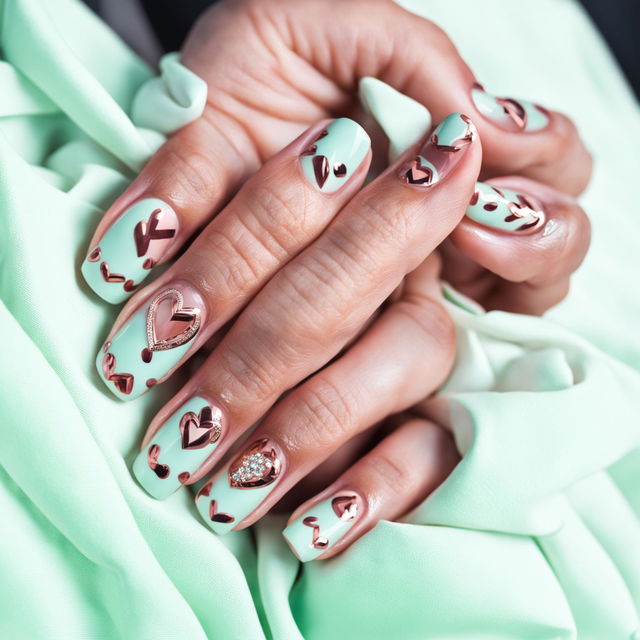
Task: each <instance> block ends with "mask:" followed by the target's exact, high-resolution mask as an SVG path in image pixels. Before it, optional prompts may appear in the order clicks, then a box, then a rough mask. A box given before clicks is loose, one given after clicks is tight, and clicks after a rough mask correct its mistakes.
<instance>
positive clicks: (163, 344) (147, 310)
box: [96, 284, 205, 400]
mask: <svg viewBox="0 0 640 640" xmlns="http://www.w3.org/2000/svg"><path fill="white" fill-rule="evenodd" d="M204 319H205V307H204V303H203V300H202V297H201V296H200V294H199V293H198V292H197V291H196V290H195V289H194V288H193V287H191V286H189V285H186V284H177V285H175V286H174V287H172V288H168V289H163V290H161V291H160V292H159V293H157V294H156V295H155V296H154V297H153V298H151V299H150V300H149V301H148V302H147V303H146V304H145V305H143V306H142V307H141V308H139V309H138V310H137V311H136V312H135V313H134V314H133V315H132V316H131V318H130V319H129V320H128V321H127V322H126V324H125V325H124V326H123V327H122V328H121V329H120V331H118V333H117V334H116V335H115V336H113V338H111V340H109V341H108V342H106V343H105V344H104V346H103V348H102V351H101V352H100V353H98V356H97V358H96V367H97V369H98V374H99V375H100V377H101V378H102V380H103V381H104V383H105V384H106V385H107V387H108V388H109V389H110V390H111V391H112V392H113V393H114V395H116V396H117V397H118V398H120V399H122V400H131V399H133V398H137V397H138V396H140V395H142V394H143V393H144V392H145V391H147V390H148V389H150V388H151V387H152V386H154V385H155V384H156V383H157V381H158V380H159V379H160V378H162V377H163V376H165V375H166V374H167V373H168V372H169V370H170V369H172V368H173V367H174V366H175V365H177V364H178V362H179V361H180V359H181V358H182V357H183V356H184V355H185V353H186V352H187V351H188V350H189V348H190V347H191V344H192V341H193V339H194V338H195V337H196V335H197V334H198V331H199V330H200V327H201V326H202V325H203V323H204Z"/></svg>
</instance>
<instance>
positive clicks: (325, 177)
mask: <svg viewBox="0 0 640 640" xmlns="http://www.w3.org/2000/svg"><path fill="white" fill-rule="evenodd" d="M370 146H371V141H370V140H369V136H368V135H367V133H366V131H365V130H364V129H363V128H362V127H361V126H360V125H359V124H358V123H356V122H354V121H353V120H350V119H349V118H339V119H338V120H334V121H333V122H332V123H331V124H330V125H328V126H327V128H326V129H324V130H323V131H322V132H321V133H320V134H319V136H318V137H317V138H316V139H315V141H314V142H313V144H312V145H311V146H310V147H309V148H308V149H307V150H306V151H305V152H304V153H303V154H302V157H301V159H300V163H301V165H302V170H303V172H304V174H305V176H306V177H307V179H308V180H309V182H311V184H313V185H314V186H315V187H316V188H317V189H318V190H320V191H322V192H323V193H333V192H334V191H337V190H338V189H339V188H340V187H342V186H343V185H344V184H345V183H346V181H347V180H348V179H349V178H350V177H351V175H353V172H354V171H355V170H356V169H357V168H358V167H359V166H360V164H361V163H362V161H363V160H364V158H365V156H366V155H367V152H368V151H369V147H370Z"/></svg>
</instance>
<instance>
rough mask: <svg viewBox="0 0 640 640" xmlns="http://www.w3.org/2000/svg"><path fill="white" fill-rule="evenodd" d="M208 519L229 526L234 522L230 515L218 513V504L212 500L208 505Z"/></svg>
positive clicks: (222, 512)
mask: <svg viewBox="0 0 640 640" xmlns="http://www.w3.org/2000/svg"><path fill="white" fill-rule="evenodd" d="M209 519H210V520H211V522H222V523H223V524H230V523H231V522H234V521H235V518H234V517H233V516H232V515H231V514H230V513H224V511H218V503H217V501H216V500H212V501H211V502H210V503H209Z"/></svg>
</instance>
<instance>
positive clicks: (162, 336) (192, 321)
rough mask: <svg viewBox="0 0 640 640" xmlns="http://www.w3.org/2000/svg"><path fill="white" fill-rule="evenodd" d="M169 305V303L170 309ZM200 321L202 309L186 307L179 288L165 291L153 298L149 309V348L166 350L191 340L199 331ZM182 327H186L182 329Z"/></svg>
mask: <svg viewBox="0 0 640 640" xmlns="http://www.w3.org/2000/svg"><path fill="white" fill-rule="evenodd" d="M167 305H169V308H168V310H167V308H166V307H167ZM161 306H162V307H163V308H164V312H163V316H162V318H160V317H159V315H160V313H159V312H160V308H161ZM167 311H168V312H167ZM200 322H201V314H200V309H199V308H198V307H185V306H184V298H183V297H182V293H180V291H178V290H177V289H167V290H166V291H163V292H162V293H160V294H158V295H157V296H156V297H155V298H154V299H153V301H152V302H151V304H150V305H149V309H148V311H147V345H148V346H149V350H150V351H164V350H167V349H174V348H175V347H179V346H180V345H183V344H185V343H187V342H189V340H191V339H192V338H193V336H195V335H196V333H197V332H198V329H199V328H200ZM176 325H177V326H176ZM180 327H184V328H183V329H182V330H180ZM176 329H178V330H177V331H176Z"/></svg>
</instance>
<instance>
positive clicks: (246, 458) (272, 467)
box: [228, 438, 282, 489]
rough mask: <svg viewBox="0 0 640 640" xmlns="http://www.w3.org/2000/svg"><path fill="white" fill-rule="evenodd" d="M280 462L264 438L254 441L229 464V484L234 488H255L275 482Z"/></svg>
mask: <svg viewBox="0 0 640 640" xmlns="http://www.w3.org/2000/svg"><path fill="white" fill-rule="evenodd" d="M281 467H282V464H281V462H280V460H279V459H278V456H277V453H276V450H275V449H274V448H273V447H272V446H270V445H269V441H268V440H267V439H266V438H262V439H261V440H258V441H257V442H255V443H254V444H253V445H251V447H249V448H248V449H246V450H245V451H244V453H242V454H241V455H240V456H238V457H237V458H236V459H235V460H234V461H233V462H232V463H231V464H230V465H229V472H228V476H229V484H230V485H231V487H233V488H234V489H257V488H259V487H266V486H267V485H269V484H271V483H272V482H275V480H276V479H277V478H278V476H279V475H280V470H281Z"/></svg>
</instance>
